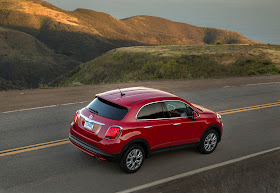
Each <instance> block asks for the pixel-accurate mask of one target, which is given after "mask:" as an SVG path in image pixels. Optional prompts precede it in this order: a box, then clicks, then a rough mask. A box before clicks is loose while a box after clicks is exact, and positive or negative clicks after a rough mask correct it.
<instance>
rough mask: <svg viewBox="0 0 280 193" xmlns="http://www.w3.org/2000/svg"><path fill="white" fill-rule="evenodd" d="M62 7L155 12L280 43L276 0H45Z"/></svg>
mask: <svg viewBox="0 0 280 193" xmlns="http://www.w3.org/2000/svg"><path fill="white" fill-rule="evenodd" d="M46 1H48V2H50V3H52V4H54V5H55V6H58V7H60V8H62V9H65V10H70V11H72V10H75V9H77V8H86V9H92V10H95V11H100V12H105V13H108V14H110V15H112V16H113V17H116V18H117V19H123V18H127V17H131V16H135V15H150V16H158V17H163V18H166V19H170V20H173V21H178V22H183V23H188V24H192V25H195V26H201V27H216V28H221V29H226V30H232V31H237V32H239V33H241V34H243V35H245V36H246V37H248V38H249V39H252V40H255V41H259V42H263V43H271V44H280V11H279V9H280V0H46Z"/></svg>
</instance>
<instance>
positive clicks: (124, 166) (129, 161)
mask: <svg viewBox="0 0 280 193" xmlns="http://www.w3.org/2000/svg"><path fill="white" fill-rule="evenodd" d="M144 158H145V152H144V149H143V148H142V146H140V145H137V144H135V145H132V146H131V147H129V148H128V149H127V150H126V151H125V153H124V155H123V156H122V158H121V160H120V168H121V170H122V171H124V172H126V173H134V172H137V171H138V170H139V169H140V168H141V166H142V165H143V162H144Z"/></svg>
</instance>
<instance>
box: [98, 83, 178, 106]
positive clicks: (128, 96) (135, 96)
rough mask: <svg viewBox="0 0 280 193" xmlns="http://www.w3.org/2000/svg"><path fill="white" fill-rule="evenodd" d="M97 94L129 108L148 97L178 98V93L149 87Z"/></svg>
mask: <svg viewBox="0 0 280 193" xmlns="http://www.w3.org/2000/svg"><path fill="white" fill-rule="evenodd" d="M121 93H123V94H124V95H121ZM96 96H97V97H100V98H102V99H104V100H107V101H110V102H113V103H115V104H118V105H121V106H124V107H127V108H130V107H131V106H132V105H133V104H134V103H137V102H140V101H144V100H148V99H155V100H156V99H159V98H165V97H176V98H177V96H176V95H173V94H171V93H168V92H165V91H161V90H158V89H153V88H147V87H130V88H122V89H116V90H112V91H108V92H104V93H100V94H97V95H96Z"/></svg>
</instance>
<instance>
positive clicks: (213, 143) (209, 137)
mask: <svg viewBox="0 0 280 193" xmlns="http://www.w3.org/2000/svg"><path fill="white" fill-rule="evenodd" d="M218 137H219V135H218V133H217V131H215V130H214V129H210V130H209V131H207V133H205V134H204V135H203V136H202V137H201V139H200V144H199V147H198V150H199V151H200V152H201V153H203V154H209V153H212V152H213V151H214V150H215V149H216V147H217V145H218Z"/></svg>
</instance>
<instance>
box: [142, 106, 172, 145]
mask: <svg viewBox="0 0 280 193" xmlns="http://www.w3.org/2000/svg"><path fill="white" fill-rule="evenodd" d="M163 107H164V103H163V102H156V103H150V104H147V105H144V106H143V107H142V108H141V109H140V111H139V112H138V114H137V122H138V125H139V127H140V128H142V129H144V130H145V133H147V140H148V142H149V145H150V148H151V150H153V149H158V148H165V147H170V145H171V123H170V122H169V119H168V115H167V114H165V113H164V112H163Z"/></svg>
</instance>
